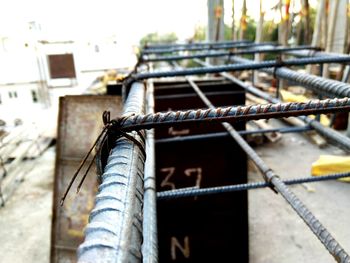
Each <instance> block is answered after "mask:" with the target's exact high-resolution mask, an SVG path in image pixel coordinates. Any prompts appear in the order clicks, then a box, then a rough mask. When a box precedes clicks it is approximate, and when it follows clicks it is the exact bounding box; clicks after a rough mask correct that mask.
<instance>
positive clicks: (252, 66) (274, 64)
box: [126, 55, 350, 96]
mask: <svg viewBox="0 0 350 263" xmlns="http://www.w3.org/2000/svg"><path fill="white" fill-rule="evenodd" d="M234 60H236V59H234ZM348 62H350V56H346V55H337V56H325V57H310V58H299V59H288V60H284V61H278V60H268V61H262V62H249V63H248V62H247V63H238V64H228V65H220V66H211V67H198V68H188V69H178V70H170V71H154V72H146V73H139V74H133V75H131V77H130V78H129V79H127V81H126V85H130V84H131V83H132V82H134V81H138V80H144V79H149V78H165V77H178V76H189V75H200V74H202V75H203V74H208V73H221V72H228V71H242V70H259V69H263V68H275V69H268V70H269V71H271V70H273V71H278V70H279V69H278V68H279V67H282V66H302V65H309V64H320V63H348ZM276 74H277V73H276ZM279 74H282V73H279ZM289 74H291V73H288V74H284V75H285V77H284V78H291V77H288V75H289ZM304 75H306V76H304V77H299V79H300V78H301V79H302V80H304V81H306V82H307V83H309V81H307V78H305V77H307V76H308V75H307V74H304ZM292 78H294V77H292ZM315 78H319V82H321V81H322V80H324V79H323V78H320V77H315ZM316 84H317V83H316ZM321 84H322V83H320V84H319V85H321ZM342 96H344V95H342Z"/></svg>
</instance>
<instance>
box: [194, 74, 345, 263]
mask: <svg viewBox="0 0 350 263" xmlns="http://www.w3.org/2000/svg"><path fill="white" fill-rule="evenodd" d="M188 81H189V83H190V85H191V86H192V88H193V89H194V90H195V92H196V93H197V94H198V96H199V97H200V98H201V99H202V101H203V102H204V103H205V104H206V105H207V106H208V107H209V108H211V109H214V108H215V107H214V106H213V104H211V102H210V101H209V100H208V99H207V97H206V96H205V95H204V93H203V92H202V91H201V90H200V89H199V87H198V86H197V85H196V84H195V83H194V82H193V81H192V80H191V79H188ZM222 125H223V126H224V127H225V129H226V130H227V131H228V132H229V133H230V135H231V136H232V138H233V139H234V140H235V141H236V142H237V143H238V145H240V147H241V148H242V149H243V151H244V152H245V153H246V154H247V155H248V156H249V158H250V159H251V160H252V161H253V162H254V164H255V165H256V166H257V168H258V169H259V170H260V172H261V173H262V175H263V177H264V178H265V181H266V182H267V183H270V184H271V186H273V187H274V189H275V190H276V191H277V192H278V193H280V194H281V195H282V196H283V197H284V199H285V200H286V201H287V202H288V203H289V204H290V206H291V207H292V208H293V209H294V210H295V212H296V213H297V214H298V215H299V216H300V218H302V219H303V220H304V222H305V223H306V225H307V226H308V227H309V228H310V229H311V231H312V232H313V233H314V234H315V235H316V236H317V238H318V239H319V240H320V241H321V242H322V244H323V245H324V246H325V247H326V249H327V250H328V251H329V252H330V254H331V255H332V256H333V257H334V258H335V259H336V261H337V262H346V263H349V262H350V257H349V255H348V254H347V253H346V252H345V250H344V249H343V248H342V247H341V245H340V244H339V243H338V242H337V241H336V240H335V239H334V238H333V236H332V235H331V234H330V233H329V232H328V230H327V229H326V228H325V227H324V226H323V225H322V224H321V222H319V221H318V219H317V218H316V217H315V216H314V215H313V214H312V213H311V212H310V211H309V210H308V208H307V207H306V206H305V205H304V204H303V203H302V202H301V201H300V200H299V198H298V197H297V196H296V195H295V194H294V193H293V192H292V191H290V189H289V188H288V187H287V186H286V184H284V183H283V181H282V180H281V179H280V178H279V176H277V175H276V174H275V173H274V172H273V171H272V170H271V168H269V167H268V165H267V164H266V163H265V162H264V161H263V160H262V159H261V158H260V157H259V155H258V154H257V153H256V152H255V151H254V150H253V148H252V147H250V145H249V144H248V143H247V142H246V141H245V140H244V139H243V138H242V137H241V135H239V134H238V132H237V131H236V130H235V129H234V128H233V126H232V125H230V124H229V123H223V124H222Z"/></svg>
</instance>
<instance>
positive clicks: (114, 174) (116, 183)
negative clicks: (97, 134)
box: [78, 83, 145, 263]
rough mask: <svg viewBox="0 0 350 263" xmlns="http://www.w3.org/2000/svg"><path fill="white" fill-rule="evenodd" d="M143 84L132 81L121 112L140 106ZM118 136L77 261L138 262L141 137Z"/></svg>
mask: <svg viewBox="0 0 350 263" xmlns="http://www.w3.org/2000/svg"><path fill="white" fill-rule="evenodd" d="M143 101H144V86H143V85H142V84H140V83H134V84H133V85H132V87H131V90H130V93H129V96H128V99H127V101H126V103H125V107H124V113H123V115H129V114H140V113H141V112H142V110H143ZM130 136H133V137H134V139H135V140H138V141H139V142H140V143H139V145H137V144H135V143H134V142H133V141H131V140H129V139H126V138H120V139H118V140H117V141H116V146H115V147H114V148H113V149H112V151H111V154H110V156H109V157H108V161H107V165H106V167H105V170H104V173H103V175H102V183H101V184H100V185H99V191H98V194H97V195H96V201H95V207H94V208H93V209H92V211H91V213H90V218H89V224H88V225H87V226H86V229H85V240H84V242H83V243H82V244H81V245H80V246H79V249H78V262H81V263H82V262H84V263H93V262H94V263H95V262H101V261H103V262H140V261H141V260H142V253H141V243H142V203H143V172H144V171H143V170H144V161H145V156H144V155H143V149H141V148H140V147H143V142H142V139H141V138H140V136H139V135H138V134H136V133H135V134H131V133H130Z"/></svg>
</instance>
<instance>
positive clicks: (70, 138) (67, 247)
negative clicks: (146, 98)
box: [51, 96, 122, 263]
mask: <svg viewBox="0 0 350 263" xmlns="http://www.w3.org/2000/svg"><path fill="white" fill-rule="evenodd" d="M104 110H109V111H110V112H111V117H116V116H118V115H120V114H121V111H122V101H121V97H119V96H66V97H62V98H60V112H59V120H58V135H57V155H56V168H55V182H54V198H53V217H52V232H51V262H52V263H61V262H76V260H77V259H76V249H77V247H78V245H79V244H81V243H82V241H83V230H84V227H85V226H86V224H87V221H88V215H89V213H90V211H91V209H92V208H93V204H94V201H95V195H96V191H97V174H96V167H93V168H92V169H91V170H90V172H89V174H88V176H87V178H86V180H85V182H84V185H83V188H82V189H81V190H80V193H79V194H78V195H76V194H75V189H76V187H77V184H78V182H77V183H75V184H74V185H73V187H72V190H71V193H70V194H69V195H68V196H67V199H66V201H65V203H64V206H63V207H61V206H60V205H59V201H60V198H61V197H62V195H63V192H64V191H65V189H66V187H67V185H68V182H69V180H70V179H71V177H72V175H73V174H74V172H75V171H76V169H77V167H78V166H79V164H80V162H81V160H82V159H83V157H84V155H85V154H86V153H87V152H88V150H89V149H90V147H91V145H92V144H93V143H94V141H95V140H96V138H97V136H98V134H99V133H100V132H101V130H102V127H103V124H102V118H101V116H102V113H103V111H104ZM91 159H92V157H91V158H90V160H91ZM88 163H89V160H88V162H87V164H86V165H85V167H83V169H82V173H83V172H85V170H86V168H87V166H88ZM79 179H80V178H78V180H77V181H79Z"/></svg>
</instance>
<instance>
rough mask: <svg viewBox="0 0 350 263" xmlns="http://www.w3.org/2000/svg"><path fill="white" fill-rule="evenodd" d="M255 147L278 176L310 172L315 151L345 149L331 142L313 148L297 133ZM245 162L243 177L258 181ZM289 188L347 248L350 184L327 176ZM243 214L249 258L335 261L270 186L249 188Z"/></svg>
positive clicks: (312, 262) (349, 242)
mask: <svg viewBox="0 0 350 263" xmlns="http://www.w3.org/2000/svg"><path fill="white" fill-rule="evenodd" d="M256 150H257V152H258V153H259V155H260V156H261V157H262V158H263V159H264V160H265V161H266V162H267V164H268V165H269V166H270V167H271V168H272V169H273V170H274V171H275V172H276V173H277V174H278V175H279V176H280V177H281V178H282V179H286V178H300V177H307V176H310V171H311V163H312V162H314V161H316V160H317V159H318V157H319V155H320V154H335V155H344V154H345V153H344V152H342V151H341V150H339V149H338V148H336V147H333V146H327V147H326V148H325V149H319V148H318V147H317V146H315V145H313V144H311V143H310V142H309V141H308V140H307V139H306V137H305V136H302V135H300V134H284V135H283V138H282V140H281V141H279V142H277V143H273V144H272V143H267V144H264V145H263V146H261V147H256ZM250 166H251V167H252V168H253V169H250V171H251V172H250V174H249V180H250V181H261V176H260V174H259V173H257V172H256V170H255V169H254V167H253V165H250ZM254 170H255V172H254ZM290 188H291V190H292V191H293V192H294V193H295V194H296V195H297V196H298V197H299V198H300V199H301V200H302V201H303V202H304V204H306V206H307V207H308V208H309V209H310V210H311V212H312V213H313V214H314V215H315V216H316V217H317V218H318V219H319V220H320V221H321V223H322V224H323V225H324V226H325V227H326V228H327V229H328V230H329V232H330V233H331V234H332V235H333V237H334V238H335V239H336V240H337V241H338V242H339V243H340V244H341V245H342V246H343V248H344V249H345V250H346V251H347V252H348V253H350V238H349V237H350V226H349V218H350V205H349V204H350V184H349V183H342V182H338V181H328V182H319V183H309V184H304V185H296V186H290ZM249 215H250V216H249V220H250V222H249V238H250V262H251V263H258V262H259V263H275V262H276V263H277V262H285V263H289V262H308V263H316V262H317V263H323V262H335V261H334V259H333V257H332V256H331V255H330V254H329V253H328V251H327V250H326V249H325V248H324V246H323V245H322V244H321V242H320V241H319V240H318V239H317V238H316V237H315V236H314V235H313V234H312V232H311V231H310V230H309V228H308V227H307V226H306V225H305V224H304V222H303V221H302V220H301V219H300V218H299V217H298V215H297V214H296V213H295V212H294V210H292V208H291V207H290V206H289V205H288V204H287V202H286V201H284V199H283V197H281V196H280V195H276V194H275V193H274V192H272V191H271V190H270V189H260V190H252V191H249Z"/></svg>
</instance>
